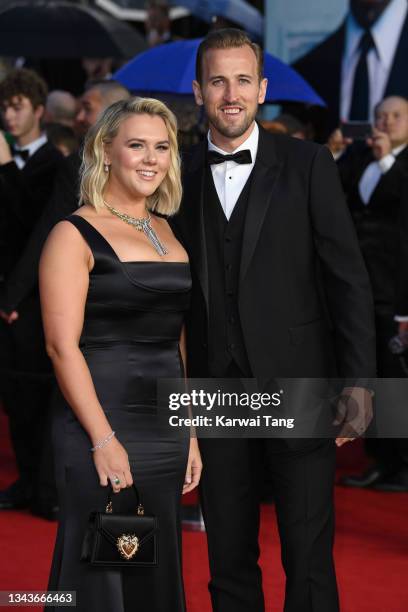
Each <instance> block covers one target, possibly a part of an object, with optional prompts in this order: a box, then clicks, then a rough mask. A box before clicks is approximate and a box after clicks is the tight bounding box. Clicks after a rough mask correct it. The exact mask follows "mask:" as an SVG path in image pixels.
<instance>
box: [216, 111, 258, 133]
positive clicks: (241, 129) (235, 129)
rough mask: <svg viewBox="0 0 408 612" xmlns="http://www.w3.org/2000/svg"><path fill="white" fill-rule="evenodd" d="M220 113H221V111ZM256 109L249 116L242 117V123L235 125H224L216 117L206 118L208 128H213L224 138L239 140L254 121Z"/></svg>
mask: <svg viewBox="0 0 408 612" xmlns="http://www.w3.org/2000/svg"><path fill="white" fill-rule="evenodd" d="M221 112H222V111H221ZM257 112H258V109H257V108H256V109H255V110H254V112H253V113H252V114H251V115H247V114H245V115H244V119H243V121H242V123H239V124H237V125H226V124H225V123H223V122H222V121H221V120H220V119H219V117H218V116H214V117H210V116H208V121H209V123H210V126H213V127H214V128H215V129H216V130H217V132H219V133H220V134H221V135H222V136H224V137H225V138H239V137H240V136H242V135H243V134H245V132H246V131H247V130H248V128H249V127H250V126H251V125H252V123H253V122H254V120H255V117H256V114H257Z"/></svg>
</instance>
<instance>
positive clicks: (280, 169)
mask: <svg viewBox="0 0 408 612" xmlns="http://www.w3.org/2000/svg"><path fill="white" fill-rule="evenodd" d="M262 64H263V61H262V52H261V49H260V48H259V47H258V46H257V45H255V44H253V43H252V42H251V41H250V40H249V38H248V37H247V36H246V34H245V33H243V32H242V31H239V30H235V29H226V30H217V31H214V32H211V33H210V34H209V35H208V36H207V37H206V39H205V40H204V41H203V42H202V43H201V45H200V48H199V50H198V54H197V64H196V75H197V76H196V81H194V83H193V87H194V93H195V98H196V102H197V104H199V105H200V106H204V108H205V110H206V113H207V116H208V120H209V125H210V129H209V133H208V139H207V140H206V141H205V142H204V143H201V144H200V145H198V146H197V147H195V148H194V149H193V150H192V151H191V152H190V154H189V155H188V157H187V156H186V157H185V159H184V160H183V161H184V169H183V185H184V195H183V201H182V205H181V209H180V213H179V214H178V215H177V216H176V218H175V219H174V227H175V231H176V233H177V234H178V236H179V238H180V239H181V240H182V242H183V244H184V245H185V247H186V248H187V250H188V252H189V256H190V261H191V266H192V274H193V293H192V304H191V309H190V312H189V315H188V317H187V351H188V356H187V364H188V374H189V376H190V377H217V378H242V377H243V378H251V377H254V378H256V379H257V380H258V384H259V385H260V386H261V387H262V386H263V385H264V383H265V381H270V379H271V378H274V377H282V378H285V377H317V378H320V377H325V376H330V375H331V374H335V373H337V374H338V375H339V376H340V377H346V378H352V379H355V378H359V377H361V376H363V377H365V376H368V377H371V376H373V375H375V340H374V324H373V315H372V312H373V309H372V299H371V294H370V287H369V280H368V277H367V273H366V270H365V268H364V264H363V261H362V258H361V254H360V251H359V248H358V243H357V239H356V236H355V231H354V228H353V224H352V220H351V217H350V214H349V211H348V210H347V206H346V204H345V201H344V198H343V194H342V190H341V186H340V182H339V179H338V175H337V170H336V167H335V164H334V162H333V159H332V157H331V155H330V152H329V151H328V150H327V148H326V147H320V146H319V145H315V144H313V143H310V142H303V141H300V140H298V139H294V138H290V137H287V136H285V135H281V134H270V133H268V132H266V131H265V130H263V129H262V127H260V126H259V125H258V124H257V123H256V121H255V117H256V114H257V110H258V104H262V102H263V101H264V98H265V93H266V87H267V82H266V80H265V79H264V78H263V76H262ZM323 295H324V297H323ZM348 392H349V390H345V393H348ZM363 392H364V391H363ZM337 442H338V444H339V445H340V444H342V443H343V442H344V439H338V440H337ZM263 444H264V446H265V448H264V451H265V456H266V458H267V462H268V469H269V471H270V474H271V478H272V481H273V486H274V493H275V503H276V510H277V516H278V525H279V532H280V539H281V547H282V559H283V565H284V568H285V572H286V576H287V583H286V599H285V612H299V610H301V611H302V612H337V611H338V609H339V608H338V595H337V587H336V578H335V570H334V565H333V559H332V543H333V534H334V519H333V484H334V469H335V443H334V440H332V439H319V440H317V439H296V440H295V439H292V440H285V439H265V440H250V439H247V438H239V439H228V440H226V439H201V440H200V449H201V452H202V455H203V465H204V471H203V476H202V480H201V483H202V487H201V501H202V508H203V514H204V519H205V524H206V530H207V537H208V550H209V562H210V570H211V581H210V585H209V589H210V593H211V598H212V605H213V610H214V612H261V611H263V610H264V600H263V594H262V585H261V572H260V568H259V566H258V556H259V548H258V529H259V503H258V494H257V488H256V477H255V474H254V472H256V470H257V469H258V466H257V454H258V451H259V447H260V446H262V445H263Z"/></svg>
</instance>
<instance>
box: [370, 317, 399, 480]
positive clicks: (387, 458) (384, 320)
mask: <svg viewBox="0 0 408 612" xmlns="http://www.w3.org/2000/svg"><path fill="white" fill-rule="evenodd" d="M393 315H394V311H393V308H391V307H382V308H379V307H377V308H376V316H375V326H376V332H377V362H378V376H379V377H380V378H405V377H406V376H407V374H406V372H405V371H404V369H403V367H402V365H401V362H400V358H399V357H398V356H397V355H393V354H392V353H391V352H390V350H389V348H388V342H389V341H390V338H392V336H395V335H396V334H397V333H398V325H397V323H395V321H394V320H393ZM403 359H405V360H406V359H407V358H406V357H405V358H403ZM365 447H366V450H367V453H368V454H369V455H370V456H371V457H373V458H374V460H375V461H376V462H377V463H379V464H380V465H381V466H383V467H384V468H385V469H386V470H389V472H390V473H393V472H398V471H400V470H401V469H404V470H405V471H408V440H407V439H406V438H367V439H366V441H365Z"/></svg>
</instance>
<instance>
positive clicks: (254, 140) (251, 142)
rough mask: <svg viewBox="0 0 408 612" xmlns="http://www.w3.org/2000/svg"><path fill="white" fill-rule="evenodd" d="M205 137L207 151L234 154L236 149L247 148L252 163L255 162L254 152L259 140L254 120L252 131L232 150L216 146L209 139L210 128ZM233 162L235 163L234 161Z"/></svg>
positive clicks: (256, 150)
mask: <svg viewBox="0 0 408 612" xmlns="http://www.w3.org/2000/svg"><path fill="white" fill-rule="evenodd" d="M207 139H208V150H209V151H217V153H221V154H222V155H229V154H234V153H236V152H237V151H242V150H244V149H249V150H250V151H251V158H252V164H254V163H255V159H256V154H257V152H258V142H259V127H258V124H257V123H256V122H255V123H254V128H253V130H252V132H251V133H250V135H249V136H248V138H247V139H246V140H245V141H244V142H243V143H242V144H240V145H239V147H237V148H236V149H234V150H233V151H224V150H223V149H220V147H217V145H215V144H214V143H213V142H212V140H211V133H210V130H208V134H207ZM229 163H231V162H229ZM233 163H234V164H235V162H233Z"/></svg>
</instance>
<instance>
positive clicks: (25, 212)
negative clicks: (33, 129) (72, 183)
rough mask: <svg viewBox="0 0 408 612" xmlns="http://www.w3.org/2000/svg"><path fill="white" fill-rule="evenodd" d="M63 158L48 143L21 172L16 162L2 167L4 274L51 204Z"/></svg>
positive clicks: (0, 172)
mask: <svg viewBox="0 0 408 612" xmlns="http://www.w3.org/2000/svg"><path fill="white" fill-rule="evenodd" d="M62 159H63V158H62V154H61V153H60V152H59V151H58V149H56V148H55V147H54V145H52V144H51V143H50V142H46V143H45V144H44V145H43V146H42V147H40V148H39V149H38V150H37V151H36V152H35V153H34V155H32V156H31V157H30V158H29V159H28V160H27V163H26V164H25V166H24V168H22V169H21V170H20V169H19V168H18V166H17V165H16V163H15V162H14V161H11V162H9V163H8V164H4V165H2V166H0V211H1V212H0V214H1V217H2V224H1V225H2V233H3V240H4V247H3V248H4V249H5V254H4V258H5V262H4V264H3V265H4V267H3V271H6V272H7V271H8V270H9V269H10V268H11V267H12V266H13V264H14V263H15V261H16V260H17V259H18V257H19V255H20V253H21V251H22V249H23V247H24V245H25V243H26V241H27V239H28V236H29V234H30V232H31V230H32V228H33V226H34V224H35V222H36V220H37V219H38V217H39V216H40V214H41V212H42V210H43V208H44V206H45V204H46V203H47V201H48V199H49V197H50V195H51V191H52V188H53V184H54V179H55V175H56V173H57V170H58V167H59V164H60V163H61V161H62Z"/></svg>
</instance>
